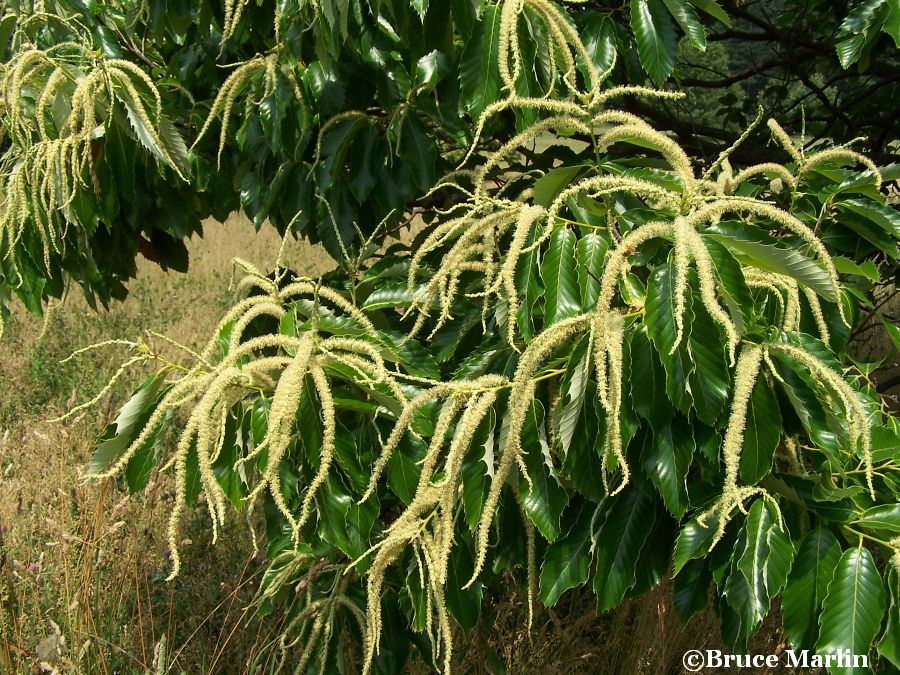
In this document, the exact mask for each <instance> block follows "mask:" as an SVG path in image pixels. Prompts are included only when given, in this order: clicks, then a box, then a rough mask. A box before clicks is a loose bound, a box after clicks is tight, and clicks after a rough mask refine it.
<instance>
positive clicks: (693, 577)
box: [672, 560, 712, 624]
mask: <svg viewBox="0 0 900 675" xmlns="http://www.w3.org/2000/svg"><path fill="white" fill-rule="evenodd" d="M711 582H712V575H711V574H710V571H709V566H708V565H707V564H706V561H705V560H689V561H688V562H687V563H686V564H685V566H684V567H683V568H682V569H681V572H680V573H678V575H676V577H675V583H674V585H673V588H672V604H674V605H675V611H676V613H677V614H678V618H679V619H681V623H683V624H686V623H687V622H688V621H690V620H691V617H692V616H694V615H695V614H696V613H697V612H701V611H703V609H704V608H705V607H706V605H707V604H708V603H709V585H710V583H711Z"/></svg>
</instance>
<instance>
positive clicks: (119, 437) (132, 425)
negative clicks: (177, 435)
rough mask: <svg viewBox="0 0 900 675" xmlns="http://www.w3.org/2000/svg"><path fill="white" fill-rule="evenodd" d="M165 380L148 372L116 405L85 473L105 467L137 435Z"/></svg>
mask: <svg viewBox="0 0 900 675" xmlns="http://www.w3.org/2000/svg"><path fill="white" fill-rule="evenodd" d="M164 383H165V377H164V376H163V375H161V374H160V373H155V374H153V375H150V376H149V377H148V378H147V379H146V380H144V381H143V382H142V383H141V385H140V386H139V387H138V388H137V389H136V390H135V392H134V393H133V394H132V395H131V398H130V399H128V402H127V403H125V405H123V406H122V407H121V408H120V409H119V414H118V415H117V416H116V419H115V420H114V421H113V422H112V423H111V424H109V425H108V426H107V427H106V429H105V430H104V432H103V434H102V435H101V436H100V438H99V439H98V441H97V443H98V444H97V447H96V448H95V450H94V454H93V456H92V457H91V461H90V463H89V464H88V469H87V471H88V474H98V473H102V472H103V471H105V470H106V469H108V468H109V467H110V466H111V465H112V464H113V463H114V462H115V460H116V459H117V458H118V457H119V456H120V455H121V454H122V453H123V452H125V450H126V449H127V448H128V446H129V445H131V443H132V441H134V439H136V438H137V437H138V436H139V435H140V433H141V431H142V430H143V428H144V426H145V425H146V424H147V421H148V420H149V418H150V415H151V414H152V413H153V408H155V406H156V402H157V401H158V400H159V395H160V390H161V389H162V387H163V384H164ZM151 440H155V439H151ZM148 442H149V441H148Z"/></svg>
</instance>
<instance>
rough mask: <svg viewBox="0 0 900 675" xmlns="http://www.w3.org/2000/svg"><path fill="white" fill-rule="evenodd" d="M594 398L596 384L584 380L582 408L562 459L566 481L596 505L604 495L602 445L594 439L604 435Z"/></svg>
mask: <svg viewBox="0 0 900 675" xmlns="http://www.w3.org/2000/svg"><path fill="white" fill-rule="evenodd" d="M599 407H600V401H599V398H598V396H597V385H596V384H594V383H593V382H591V381H590V380H588V382H587V386H586V387H585V396H584V405H583V406H582V409H581V415H580V418H579V422H578V424H577V425H576V426H575V436H574V438H573V439H572V443H571V445H570V446H569V450H568V452H567V453H566V454H565V456H564V457H563V471H564V473H565V475H566V478H567V479H568V480H569V481H570V482H571V484H572V485H573V486H574V487H575V489H576V490H578V492H580V493H581V494H583V495H584V496H585V497H587V498H588V499H590V500H591V501H593V502H599V501H600V500H601V499H602V498H603V496H604V490H603V481H602V479H601V476H602V471H603V463H602V451H603V447H602V444H600V443H598V439H601V438H604V437H605V436H606V422H605V417H604V415H603V413H602V412H601V411H599V410H598V408H599Z"/></svg>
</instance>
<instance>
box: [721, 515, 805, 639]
mask: <svg viewBox="0 0 900 675" xmlns="http://www.w3.org/2000/svg"><path fill="white" fill-rule="evenodd" d="M793 559H794V547H793V544H792V543H791V539H790V535H789V534H788V533H787V531H786V530H785V529H784V528H783V526H782V524H781V521H780V514H779V513H778V511H777V510H776V509H775V507H774V506H773V505H772V504H771V503H769V501H768V500H766V499H757V500H756V501H754V502H753V506H751V507H750V511H749V514H748V515H747V519H746V521H745V522H744V526H743V528H742V529H741V532H740V534H739V536H738V541H737V544H736V546H735V548H734V552H733V554H732V562H731V571H730V573H729V575H728V580H727V582H726V584H725V588H724V596H725V599H726V600H727V602H728V604H729V605H730V607H731V608H732V610H734V612H735V613H736V614H737V618H738V620H739V622H740V628H739V630H738V635H739V637H740V638H742V639H745V638H746V637H748V636H750V635H752V634H753V633H755V632H756V631H757V630H758V629H759V626H760V625H761V624H762V621H763V619H764V618H765V616H766V614H767V613H768V612H769V608H770V606H771V603H772V600H773V598H774V597H775V596H776V595H778V593H780V592H781V589H782V588H783V587H784V585H785V583H786V582H787V577H788V573H789V572H790V570H791V565H792V563H793Z"/></svg>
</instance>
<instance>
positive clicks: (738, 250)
mask: <svg viewBox="0 0 900 675" xmlns="http://www.w3.org/2000/svg"><path fill="white" fill-rule="evenodd" d="M707 236H709V237H711V238H713V239H715V240H716V241H719V242H721V243H722V244H724V245H725V246H726V247H728V248H729V249H731V251H732V252H734V253H735V254H736V255H738V256H739V257H742V258H745V259H746V260H747V261H748V262H749V263H750V264H752V265H755V266H756V267H759V268H760V269H762V270H765V271H767V272H775V273H776V274H784V275H785V276H789V277H792V278H794V279H796V280H797V281H798V282H800V283H801V284H803V285H804V286H809V287H810V288H811V289H813V290H814V291H815V292H816V293H818V294H819V295H821V296H822V297H823V298H825V299H826V300H828V301H829V302H834V301H835V296H834V289H833V288H832V286H831V281H830V280H829V278H828V274H827V273H826V272H825V269H824V268H822V267H821V266H820V265H819V264H817V263H816V262H815V261H814V260H812V259H811V258H807V257H806V256H805V255H803V254H802V253H799V252H797V251H795V250H788V249H785V248H780V247H778V246H770V245H768V244H761V243H759V242H756V241H750V240H747V239H737V238H735V237H728V236H725V235H720V234H710V235H707Z"/></svg>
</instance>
